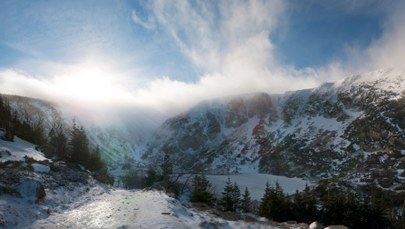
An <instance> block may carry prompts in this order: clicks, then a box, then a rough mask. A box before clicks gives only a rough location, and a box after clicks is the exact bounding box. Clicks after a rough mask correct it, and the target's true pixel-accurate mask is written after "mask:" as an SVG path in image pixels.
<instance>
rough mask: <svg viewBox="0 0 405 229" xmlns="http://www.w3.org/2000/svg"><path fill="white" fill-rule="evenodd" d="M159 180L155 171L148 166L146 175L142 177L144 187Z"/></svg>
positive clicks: (150, 185)
mask: <svg viewBox="0 0 405 229" xmlns="http://www.w3.org/2000/svg"><path fill="white" fill-rule="evenodd" d="M158 180H159V177H158V175H157V173H156V171H155V170H154V169H153V168H152V167H151V166H150V167H149V168H148V170H147V171H146V177H145V179H144V182H143V183H144V185H143V186H144V187H146V188H149V187H152V185H153V184H154V183H155V182H156V181H158Z"/></svg>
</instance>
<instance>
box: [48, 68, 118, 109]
mask: <svg viewBox="0 0 405 229" xmlns="http://www.w3.org/2000/svg"><path fill="white" fill-rule="evenodd" d="M115 77H117V76H114V75H113V74H111V73H109V72H108V71H106V70H103V69H102V68H100V67H98V66H94V65H88V66H87V65H83V66H79V67H75V68H74V69H73V70H70V71H69V72H68V73H66V74H64V75H62V76H60V77H57V78H56V79H55V83H56V85H57V88H58V92H59V93H61V94H62V95H63V96H65V97H67V98H72V99H74V100H77V101H80V102H111V100H114V99H116V98H117V97H118V96H119V94H120V93H122V92H120V90H119V88H118V86H117V85H116V81H117V80H116V78H115Z"/></svg>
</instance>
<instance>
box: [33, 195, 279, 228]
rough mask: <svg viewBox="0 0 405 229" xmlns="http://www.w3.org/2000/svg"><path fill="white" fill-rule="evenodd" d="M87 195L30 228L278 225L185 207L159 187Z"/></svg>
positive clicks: (242, 226) (255, 226)
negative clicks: (251, 221)
mask: <svg viewBox="0 0 405 229" xmlns="http://www.w3.org/2000/svg"><path fill="white" fill-rule="evenodd" d="M85 198H90V199H89V200H88V201H87V202H85V203H83V204H82V205H80V206H78V207H77V208H72V209H68V210H66V211H64V212H58V213H54V214H51V215H50V216H49V217H48V218H43V219H39V220H37V221H35V222H33V224H32V225H29V226H28V228H200V226H201V225H202V224H204V223H205V224H206V225H208V224H209V223H212V225H221V227H220V228H269V229H272V228H277V227H273V226H270V225H269V224H268V223H266V222H264V223H262V222H258V223H247V222H243V221H226V220H224V219H221V218H219V217H217V216H214V215H211V214H210V213H208V212H200V211H197V210H195V209H192V208H186V207H184V206H182V205H181V204H180V202H179V201H177V200H175V199H173V198H171V197H169V196H167V195H166V194H164V193H162V192H158V191H130V190H121V189H118V190H112V191H111V192H106V193H103V194H101V195H97V196H86V197H85Z"/></svg>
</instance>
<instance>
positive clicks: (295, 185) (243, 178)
mask: <svg viewBox="0 0 405 229" xmlns="http://www.w3.org/2000/svg"><path fill="white" fill-rule="evenodd" d="M206 177H207V179H208V180H209V181H210V182H211V184H212V185H213V187H214V188H215V192H216V193H217V194H220V193H221V192H222V191H223V190H224V187H225V183H226V182H227V180H228V177H229V178H230V179H231V181H232V182H234V181H236V183H237V184H238V186H239V189H240V190H241V191H243V190H245V187H247V188H248V189H249V192H250V194H251V197H252V199H256V200H260V199H261V198H262V197H263V193H264V189H265V186H266V182H269V184H270V186H273V187H274V186H275V185H276V182H278V183H279V185H280V187H281V188H282V189H283V191H284V193H286V194H294V193H295V191H296V190H298V191H302V190H304V188H305V185H306V184H308V185H310V183H309V182H308V181H306V180H303V179H301V178H289V177H285V176H276V175H270V174H239V175H207V176H206Z"/></svg>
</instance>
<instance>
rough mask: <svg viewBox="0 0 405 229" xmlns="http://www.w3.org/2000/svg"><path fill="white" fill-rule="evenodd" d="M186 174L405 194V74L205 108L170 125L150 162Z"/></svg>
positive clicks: (151, 148)
mask: <svg viewBox="0 0 405 229" xmlns="http://www.w3.org/2000/svg"><path fill="white" fill-rule="evenodd" d="M165 153H169V154H170V156H171V158H172V160H173V162H174V165H175V168H176V169H178V170H180V171H194V172H195V171H202V170H204V171H205V172H206V173H211V174H237V173H270V174H274V175H284V176H290V177H293V176H297V177H303V178H306V179H311V180H320V179H323V178H332V177H339V178H342V177H345V179H346V180H350V181H352V182H355V183H356V184H369V183H373V182H374V181H375V182H376V184H377V185H378V186H380V187H383V188H385V189H390V190H402V189H403V187H405V186H404V185H405V172H404V166H405V157H404V154H405V71H404V70H402V69H382V70H378V71H374V72H369V73H365V74H360V75H353V76H350V77H347V78H345V79H343V80H341V81H339V82H335V83H325V84H323V85H321V86H319V87H317V88H314V89H305V90H300V91H293V92H286V93H284V94H281V95H273V94H267V93H256V94H249V95H241V96H233V97H228V98H223V99H218V100H213V101H206V102H203V103H201V104H199V105H197V106H196V107H194V108H192V109H190V110H189V111H188V112H185V113H183V114H180V115H178V116H176V117H173V118H171V119H169V120H167V121H166V122H165V123H164V124H163V125H162V126H161V127H160V128H159V129H158V130H157V131H156V132H155V134H154V135H153V137H152V138H151V141H150V142H149V143H148V144H147V146H146V151H145V153H144V154H143V156H142V159H143V160H145V161H147V162H148V163H150V164H156V163H159V161H160V160H161V158H162V155H163V154H165Z"/></svg>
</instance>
